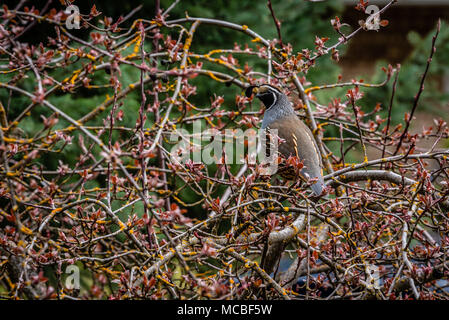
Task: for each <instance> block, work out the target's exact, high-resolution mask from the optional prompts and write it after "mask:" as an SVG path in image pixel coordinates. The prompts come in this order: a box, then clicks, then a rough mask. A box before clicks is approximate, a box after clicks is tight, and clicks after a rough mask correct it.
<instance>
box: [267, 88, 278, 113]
mask: <svg viewBox="0 0 449 320" xmlns="http://www.w3.org/2000/svg"><path fill="white" fill-rule="evenodd" d="M270 93H271V94H272V95H273V98H274V99H273V104H272V105H271V106H270V107H269V108H267V109H270V108H271V107H272V106H274V105H275V104H276V101H278V96H277V95H276V94H275V93H274V92H270Z"/></svg>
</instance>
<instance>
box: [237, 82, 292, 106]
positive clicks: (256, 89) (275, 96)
mask: <svg viewBox="0 0 449 320" xmlns="http://www.w3.org/2000/svg"><path fill="white" fill-rule="evenodd" d="M253 93H255V94H256V97H257V98H258V99H259V100H260V101H262V103H263V104H264V106H265V108H267V109H269V108H270V107H272V106H274V105H275V104H276V102H277V101H278V100H280V99H281V98H282V97H283V96H284V94H283V93H282V92H281V90H279V89H278V88H276V87H275V86H272V85H269V84H262V85H260V86H249V87H248V88H246V91H245V95H246V96H247V97H248V98H249V97H251V96H252V94H253Z"/></svg>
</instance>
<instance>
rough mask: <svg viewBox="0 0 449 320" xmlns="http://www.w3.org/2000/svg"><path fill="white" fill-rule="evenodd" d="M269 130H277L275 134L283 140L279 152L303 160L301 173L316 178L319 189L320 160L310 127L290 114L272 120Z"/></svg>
mask: <svg viewBox="0 0 449 320" xmlns="http://www.w3.org/2000/svg"><path fill="white" fill-rule="evenodd" d="M269 130H270V132H273V130H277V135H278V136H279V137H280V138H282V139H284V140H285V142H284V143H281V144H280V145H279V152H280V154H281V155H282V156H284V157H285V158H288V157H289V156H297V157H298V158H300V159H301V160H303V162H304V167H305V168H304V169H303V170H302V171H303V173H307V174H308V175H309V176H310V178H318V181H317V183H319V185H316V188H319V189H320V190H321V188H322V184H323V178H322V173H321V161H320V156H319V151H318V148H317V147H316V144H315V140H314V138H313V135H312V132H311V131H310V129H309V128H308V127H307V126H306V125H305V124H304V123H303V122H302V121H301V120H300V119H299V118H298V117H297V116H291V117H285V118H282V119H279V120H277V121H274V122H273V123H271V124H270V126H269ZM314 191H315V190H314ZM319 193H321V191H320V192H319Z"/></svg>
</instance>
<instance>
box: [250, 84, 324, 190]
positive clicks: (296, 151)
mask: <svg viewBox="0 0 449 320" xmlns="http://www.w3.org/2000/svg"><path fill="white" fill-rule="evenodd" d="M253 93H256V97H257V98H259V99H260V100H261V101H262V102H263V104H264V105H265V108H266V110H265V114H264V117H263V121H262V129H266V130H267V131H268V132H269V131H270V130H273V129H274V130H276V129H277V130H278V131H277V135H278V136H279V138H281V139H282V140H283V143H280V144H279V147H278V151H279V153H280V154H281V156H282V157H283V158H284V159H288V158H289V157H290V156H296V157H297V158H299V159H300V160H301V161H303V165H304V167H303V168H302V169H301V170H299V172H297V170H295V169H294V167H292V166H291V165H290V166H289V165H287V164H284V165H282V164H281V165H279V168H278V171H277V173H278V174H279V175H280V176H282V177H283V178H285V179H287V180H296V179H297V178H300V179H301V180H303V181H307V180H308V179H312V178H316V181H315V182H314V183H313V184H312V185H311V188H312V190H313V192H314V193H315V194H316V195H321V193H322V191H323V185H324V181H323V176H322V171H321V161H320V154H319V151H318V148H317V146H316V144H315V140H314V138H313V135H312V132H311V131H310V129H309V128H308V127H307V126H306V125H305V124H304V123H303V122H302V121H301V120H300V119H299V118H298V117H297V116H296V114H295V111H294V109H293V107H292V103H291V102H290V101H289V99H288V97H287V96H286V95H285V94H284V93H282V92H281V91H280V90H279V89H278V88H276V87H274V86H271V85H268V84H263V85H260V86H249V87H248V88H247V89H246V92H245V94H246V96H247V97H251V95H252V94H253Z"/></svg>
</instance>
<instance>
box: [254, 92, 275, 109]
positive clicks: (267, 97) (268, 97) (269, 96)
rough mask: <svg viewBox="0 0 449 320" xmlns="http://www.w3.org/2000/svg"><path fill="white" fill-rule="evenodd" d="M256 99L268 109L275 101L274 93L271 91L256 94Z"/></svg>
mask: <svg viewBox="0 0 449 320" xmlns="http://www.w3.org/2000/svg"><path fill="white" fill-rule="evenodd" d="M257 98H259V99H260V101H262V102H263V104H264V105H265V107H266V108H267V109H268V108H269V107H271V106H272V105H273V104H274V103H275V101H276V96H275V93H274V92H271V91H267V92H264V93H259V94H257Z"/></svg>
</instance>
